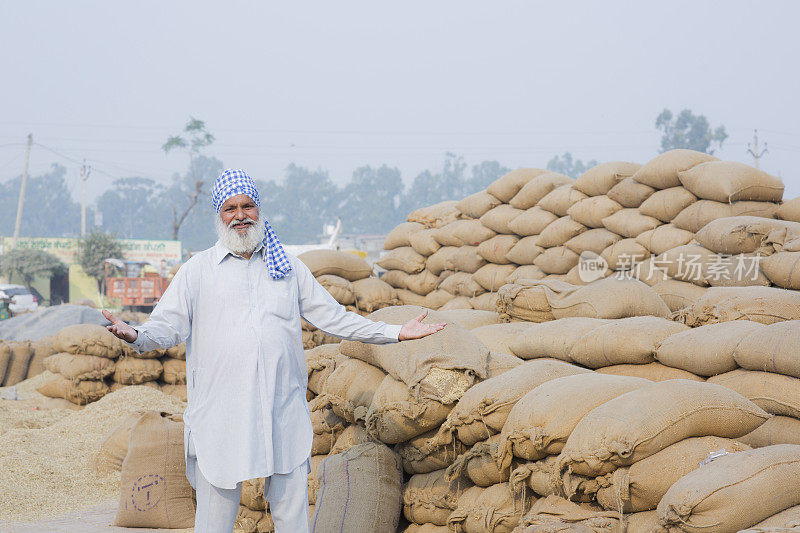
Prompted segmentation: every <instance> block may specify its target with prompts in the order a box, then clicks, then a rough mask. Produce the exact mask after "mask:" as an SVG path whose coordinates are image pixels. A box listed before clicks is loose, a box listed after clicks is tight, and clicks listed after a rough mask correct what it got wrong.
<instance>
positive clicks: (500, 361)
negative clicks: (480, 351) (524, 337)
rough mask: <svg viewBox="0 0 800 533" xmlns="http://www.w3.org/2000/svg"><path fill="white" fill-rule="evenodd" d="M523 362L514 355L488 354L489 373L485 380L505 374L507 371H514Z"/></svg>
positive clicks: (502, 353)
mask: <svg viewBox="0 0 800 533" xmlns="http://www.w3.org/2000/svg"><path fill="white" fill-rule="evenodd" d="M523 362H524V361H523V360H522V359H520V358H519V357H517V356H516V355H511V354H510V353H504V352H489V371H488V372H487V375H486V377H487V379H488V378H493V377H495V376H499V375H500V374H505V373H506V372H508V371H509V370H514V369H515V368H517V367H518V366H519V365H521V364H522V363H523Z"/></svg>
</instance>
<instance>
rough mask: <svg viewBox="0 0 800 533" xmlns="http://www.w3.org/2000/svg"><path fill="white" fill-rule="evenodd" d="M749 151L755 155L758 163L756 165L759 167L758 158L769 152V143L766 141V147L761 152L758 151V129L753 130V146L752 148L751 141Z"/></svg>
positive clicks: (748, 145)
mask: <svg viewBox="0 0 800 533" xmlns="http://www.w3.org/2000/svg"><path fill="white" fill-rule="evenodd" d="M747 152H748V153H749V154H750V155H752V156H753V159H754V160H755V162H756V164H755V167H756V168H758V160H759V159H761V157H762V156H763V155H764V154H766V153H767V143H764V149H763V150H762V151H761V152H759V151H758V130H753V148H752V149H751V148H750V143H747Z"/></svg>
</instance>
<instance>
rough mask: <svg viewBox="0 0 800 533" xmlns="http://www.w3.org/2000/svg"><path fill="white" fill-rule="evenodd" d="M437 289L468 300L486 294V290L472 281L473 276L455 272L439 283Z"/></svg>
mask: <svg viewBox="0 0 800 533" xmlns="http://www.w3.org/2000/svg"><path fill="white" fill-rule="evenodd" d="M439 289H441V290H443V291H447V292H449V293H450V294H452V295H453V296H466V297H468V298H472V297H473V296H478V295H479V294H483V293H484V292H486V289H484V288H483V287H482V286H481V285H480V284H478V282H477V281H475V280H474V279H473V274H470V273H468V272H455V273H453V274H452V275H450V276H447V277H446V278H445V279H444V281H442V282H441V283H439Z"/></svg>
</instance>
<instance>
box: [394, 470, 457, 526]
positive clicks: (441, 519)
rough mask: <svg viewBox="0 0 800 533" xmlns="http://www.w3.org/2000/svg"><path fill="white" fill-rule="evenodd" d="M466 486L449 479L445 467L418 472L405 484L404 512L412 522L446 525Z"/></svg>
mask: <svg viewBox="0 0 800 533" xmlns="http://www.w3.org/2000/svg"><path fill="white" fill-rule="evenodd" d="M466 488H467V487H466V484H465V483H463V482H462V483H459V482H450V481H448V480H447V479H445V471H444V470H436V471H434V472H429V473H427V474H414V475H413V476H411V478H410V479H409V480H408V482H407V483H406V484H405V487H404V488H403V515H404V516H405V517H406V519H407V520H409V521H410V522H416V523H418V524H426V523H428V524H436V525H439V526H446V525H447V518H448V517H449V516H450V513H452V512H453V511H454V510H455V508H456V505H457V503H458V497H459V496H461V494H462V493H463V492H464V490H465V489H466Z"/></svg>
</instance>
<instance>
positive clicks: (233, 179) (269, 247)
mask: <svg viewBox="0 0 800 533" xmlns="http://www.w3.org/2000/svg"><path fill="white" fill-rule="evenodd" d="M237 194H244V195H246V196H248V197H250V198H251V199H252V200H253V201H254V202H255V203H256V205H257V206H258V207H259V208H260V207H261V201H260V200H259V199H258V190H257V189H256V184H255V183H254V182H253V178H251V177H250V176H248V175H247V173H246V172H245V171H244V170H240V169H228V170H226V171H225V172H223V173H222V174H220V176H219V177H218V178H217V181H215V182H214V189H212V191H211V203H212V205H213V206H214V211H216V212H217V213H219V210H220V209H221V208H222V204H223V203H225V200H227V199H228V198H230V197H231V196H236V195H237ZM259 216H260V215H259ZM262 242H263V244H264V248H265V249H266V252H265V253H264V259H265V260H266V262H267V270H268V271H269V275H270V277H272V279H280V278H282V277H284V276H285V275H286V274H288V273H289V272H290V271H291V270H292V265H291V263H290V262H289V258H288V257H286V252H285V251H284V249H283V246H281V241H279V240H278V236H277V235H275V231H273V229H272V226H270V225H269V222H267V221H266V220H264V240H263V241H262Z"/></svg>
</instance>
